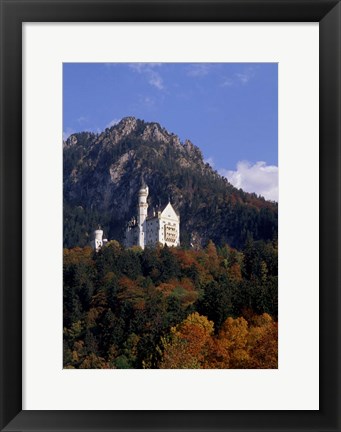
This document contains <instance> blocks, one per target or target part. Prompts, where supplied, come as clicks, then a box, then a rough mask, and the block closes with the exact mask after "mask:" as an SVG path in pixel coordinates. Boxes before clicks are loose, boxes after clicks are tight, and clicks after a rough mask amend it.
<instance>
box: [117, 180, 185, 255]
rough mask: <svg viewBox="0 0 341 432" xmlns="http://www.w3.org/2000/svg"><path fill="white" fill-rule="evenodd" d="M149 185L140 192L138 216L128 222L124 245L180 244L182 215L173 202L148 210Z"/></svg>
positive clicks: (143, 246)
mask: <svg viewBox="0 0 341 432" xmlns="http://www.w3.org/2000/svg"><path fill="white" fill-rule="evenodd" d="M148 193H149V189H148V186H147V185H143V186H142V187H141V189H140V190H139V193H138V216H137V219H135V218H133V219H132V221H131V222H130V223H129V224H128V228H127V231H126V237H125V242H124V245H125V246H126V247H131V246H140V247H141V248H142V249H144V248H145V246H149V245H150V246H154V245H157V244H159V243H160V244H162V245H167V246H180V217H179V215H178V214H177V213H176V212H175V210H174V208H173V206H172V204H171V203H170V202H168V204H167V205H166V206H164V207H158V208H156V209H152V210H151V211H149V212H148V202H147V198H148Z"/></svg>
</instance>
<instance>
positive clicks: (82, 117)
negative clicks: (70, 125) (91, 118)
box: [77, 116, 88, 124]
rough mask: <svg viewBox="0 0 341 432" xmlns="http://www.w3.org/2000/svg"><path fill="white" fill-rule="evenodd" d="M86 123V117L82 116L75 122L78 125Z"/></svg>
mask: <svg viewBox="0 0 341 432" xmlns="http://www.w3.org/2000/svg"><path fill="white" fill-rule="evenodd" d="M87 121H88V119H87V117H84V116H80V117H78V119H77V122H78V123H80V124H82V123H85V122H87Z"/></svg>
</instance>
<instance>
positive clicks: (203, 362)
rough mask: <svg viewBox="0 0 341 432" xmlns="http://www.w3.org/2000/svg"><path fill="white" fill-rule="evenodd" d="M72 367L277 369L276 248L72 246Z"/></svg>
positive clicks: (67, 327)
mask: <svg viewBox="0 0 341 432" xmlns="http://www.w3.org/2000/svg"><path fill="white" fill-rule="evenodd" d="M63 265H64V268H63V272H64V287H63V296H64V299H63V307H64V311H63V320H64V354H63V358H64V368H81V369H89V368H90V369H93V368H109V369H140V368H148V369H150V368H153V369H159V368H164V369H184V368H190V369H210V368H220V369H274V368H277V367H278V276H277V275H278V247H277V242H276V241H264V240H257V241H255V240H253V239H252V237H249V238H248V239H247V241H246V242H245V245H244V247H243V248H241V249H240V250H237V249H234V248H231V247H230V246H227V245H223V246H218V245H215V244H214V243H213V242H212V241H209V242H208V243H207V245H206V247H204V248H201V249H198V250H195V249H186V248H181V247H179V248H168V247H167V246H164V247H162V246H157V247H153V248H145V249H144V250H142V249H141V248H139V247H133V248H129V249H125V248H124V247H123V246H121V245H120V243H118V242H117V241H115V240H113V241H110V242H109V243H108V245H107V246H105V247H103V248H102V249H101V250H100V251H99V252H97V253H96V252H94V251H93V250H92V248H90V247H83V248H81V247H76V248H72V249H64V261H63Z"/></svg>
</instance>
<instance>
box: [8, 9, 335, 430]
mask: <svg viewBox="0 0 341 432" xmlns="http://www.w3.org/2000/svg"><path fill="white" fill-rule="evenodd" d="M0 5H1V9H0V13H1V24H0V25H1V27H0V29H1V88H0V95H1V108H0V109H1V113H0V114H1V127H0V134H1V138H0V139H1V154H0V163H1V168H0V179H1V213H0V214H1V219H0V229H1V238H0V241H1V245H0V246H1V255H0V265H1V267H0V278H1V286H0V295H1V297H0V308H1V317H0V318H1V322H0V325H1V328H0V331H1V333H0V344H1V352H0V386H1V396H0V429H1V430H3V431H35V430H36V431H43V430H44V431H52V430H53V431H76V430H77V431H81V430H83V431H104V430H107V431H109V430H110V431H142V430H143V431H163V430H167V431H222V430H224V431H231V432H232V431H262V430H264V431H266V430H269V431H270V430H271V431H282V432H284V431H329V432H332V431H340V430H341V422H340V401H341V398H340V395H341V393H340V390H341V386H340V378H341V374H340V367H341V361H340V360H341V359H340V349H341V345H340V339H341V338H340V336H341V331H340V323H341V320H340V315H341V307H340V299H341V296H340V283H339V282H340V271H339V267H340V266H339V264H340V174H341V171H340V101H341V98H340V96H341V94H340V77H341V70H340V64H341V61H340V60H341V50H340V48H341V44H340V34H341V25H340V22H341V6H340V1H339V0H211V1H210V0H192V1H190V0H185V1H177V0H163V1H155V0H154V1H151V0H146V1H145V0H140V1H138V0H135V1H134V0H120V1H115V0H98V1H96V0H69V1H63V0H44V1H41V0H26V1H17V0H0ZM110 21H113V22H128V21H130V22H131V21H148V22H157V21H159V22H173V21H179V22H192V21H197V22H238V21H241V22H267V21H271V22H311V21H313V22H319V29H320V30H319V34H320V41H319V48H320V66H319V73H320V90H319V96H320V128H319V130H320V132H319V134H320V135H319V139H320V154H319V157H320V168H319V169H320V210H319V211H320V214H319V216H320V409H319V410H318V411H23V410H22V23H24V22H110ZM23 217H24V215H23ZM307 218H309V215H308V214H307ZM297 319H298V323H299V317H298V318H297ZM307 362H309V359H307ZM89 391H91V390H89ZM165 391H166V390H165ZM293 391H294V389H293ZM160 396H161V397H162V395H160Z"/></svg>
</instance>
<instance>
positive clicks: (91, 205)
mask: <svg viewBox="0 0 341 432" xmlns="http://www.w3.org/2000/svg"><path fill="white" fill-rule="evenodd" d="M63 166H64V167H63V168H64V171H63V181H64V247H74V246H84V245H86V244H87V243H88V242H89V241H90V239H91V235H92V234H91V233H92V231H93V229H95V228H96V227H97V225H98V224H100V225H101V226H102V227H103V229H104V232H105V235H106V236H107V237H108V239H116V240H119V241H122V240H123V236H124V230H125V227H126V224H127V222H128V221H129V220H130V219H131V218H132V216H134V215H136V212H137V208H136V206H137V192H138V190H139V188H140V186H141V181H142V179H143V180H144V181H145V182H146V183H147V184H148V186H149V194H150V195H149V205H150V206H151V207H156V206H158V205H163V204H165V203H166V202H168V199H169V198H170V199H171V202H172V204H173V206H174V208H175V209H176V211H177V212H178V213H179V214H180V217H181V243H182V245H184V246H189V245H190V244H192V245H193V246H195V247H200V246H203V245H205V244H206V243H207V241H208V240H212V241H213V242H215V243H216V244H218V245H221V244H224V243H227V244H229V245H230V246H232V247H236V248H240V247H243V246H244V244H245V241H246V239H247V238H248V237H252V238H253V239H254V240H264V241H269V240H270V241H272V240H276V239H277V215H278V206H277V204H276V203H273V202H269V201H266V200H265V199H264V198H261V197H258V196H256V195H255V194H249V193H246V192H244V191H242V190H241V189H239V190H238V189H236V188H235V187H233V186H232V185H231V184H230V183H229V182H228V181H227V180H226V178H224V177H222V176H220V175H219V174H218V173H217V172H216V171H215V170H214V169H213V168H212V167H211V166H210V165H209V164H207V163H205V162H204V160H203V155H202V153H201V151H200V149H199V148H198V147H197V146H195V145H194V144H193V143H192V142H191V141H189V140H185V141H184V142H181V141H180V139H179V137H178V136H177V135H175V134H174V133H170V132H168V131H167V130H166V129H165V128H163V127H161V126H160V125H159V124H158V123H147V122H144V121H143V120H139V119H136V118H134V117H126V118H124V119H122V120H121V121H120V122H119V123H118V124H117V125H115V126H113V127H111V128H107V129H105V131H103V132H102V133H100V134H94V133H90V132H81V133H75V134H73V135H71V136H70V137H69V138H68V139H67V140H66V141H64V142H63Z"/></svg>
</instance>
